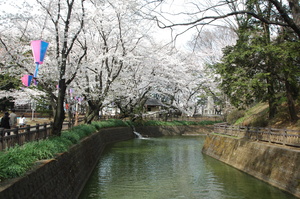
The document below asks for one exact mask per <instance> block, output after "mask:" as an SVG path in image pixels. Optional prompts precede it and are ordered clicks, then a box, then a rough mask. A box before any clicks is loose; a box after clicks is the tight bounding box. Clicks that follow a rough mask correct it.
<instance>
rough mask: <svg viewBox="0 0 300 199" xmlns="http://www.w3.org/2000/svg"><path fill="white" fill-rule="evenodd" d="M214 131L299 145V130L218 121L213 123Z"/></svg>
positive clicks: (264, 140)
mask: <svg viewBox="0 0 300 199" xmlns="http://www.w3.org/2000/svg"><path fill="white" fill-rule="evenodd" d="M214 132H215V133H219V134H223V135H228V136H234V137H238V138H247V139H251V140H257V141H263V142H269V143H276V144H282V145H288V146H294V147H300V131H297V130H289V129H275V128H260V127H249V126H231V125H227V123H219V124H215V125H214Z"/></svg>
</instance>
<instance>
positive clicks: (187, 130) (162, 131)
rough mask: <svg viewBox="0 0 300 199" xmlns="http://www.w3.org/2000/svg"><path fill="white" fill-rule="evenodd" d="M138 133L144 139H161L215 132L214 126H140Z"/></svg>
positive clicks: (137, 128)
mask: <svg viewBox="0 0 300 199" xmlns="http://www.w3.org/2000/svg"><path fill="white" fill-rule="evenodd" d="M135 128H136V131H137V132H138V133H140V134H141V135H142V136H144V137H147V136H149V137H160V136H168V135H199V134H208V133H210V132H212V131H213V126H199V125H189V126H185V125H182V126H138V127H135Z"/></svg>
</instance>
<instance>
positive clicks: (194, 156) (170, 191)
mask: <svg viewBox="0 0 300 199" xmlns="http://www.w3.org/2000/svg"><path fill="white" fill-rule="evenodd" d="M204 139H205V137H202V136H201V137H188V136H166V137H161V138H149V139H133V140H129V141H124V142H119V143H115V144H112V145H109V146H108V147H107V148H106V149H105V151H104V153H103V155H102V157H101V158H100V161H99V163H98V165H97V167H96V168H95V170H94V171H93V173H92V175H91V177H90V179H89V180H88V182H87V184H86V186H85V188H84V189H83V191H82V193H81V195H80V197H79V198H81V199H83V198H93V199H95V198H107V199H118V198H120V199H127V198H128V199H135V198H136V199H140V198H144V199H160V198H165V199H168V198H188V199H194V198H195V199H199V198H205V199H232V198H237V199H248V198H249V199H250V198H251V199H252V198H255V199H266V198H267V199H279V198H280V199H287V198H295V197H293V196H292V195H290V194H286V193H285V192H282V191H281V190H279V189H277V188H275V187H272V186H270V185H268V184H266V183H264V182H261V181H259V180H257V179H255V178H253V177H251V176H249V175H247V174H245V173H243V172H241V171H239V170H236V169H234V168H232V167H230V166H228V165H226V164H224V163H222V162H220V161H217V160H215V159H213V158H210V157H208V156H206V155H203V154H202V153H201V149H202V145H203V142H204Z"/></svg>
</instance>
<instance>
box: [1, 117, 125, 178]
mask: <svg viewBox="0 0 300 199" xmlns="http://www.w3.org/2000/svg"><path fill="white" fill-rule="evenodd" d="M112 126H128V124H127V123H125V122H123V121H121V120H108V121H102V122H93V123H92V124H91V125H85V124H84V125H79V126H76V127H74V128H72V129H70V130H68V131H63V132H62V134H61V136H60V137H50V138H49V139H46V140H40V141H33V142H28V143H26V144H24V145H22V146H18V145H16V146H15V147H12V148H9V149H7V150H5V151H1V152H0V181H2V180H4V179H8V178H15V177H19V176H22V175H24V174H25V172H26V171H28V170H29V169H30V168H31V167H32V166H33V165H34V164H35V162H37V161H38V160H43V159H50V158H54V157H55V155H56V154H58V153H63V152H66V151H68V149H69V147H70V146H72V145H74V144H76V143H78V142H79V141H80V140H81V139H82V138H84V137H86V136H88V135H90V134H92V133H94V132H96V131H97V130H99V129H101V128H105V127H112Z"/></svg>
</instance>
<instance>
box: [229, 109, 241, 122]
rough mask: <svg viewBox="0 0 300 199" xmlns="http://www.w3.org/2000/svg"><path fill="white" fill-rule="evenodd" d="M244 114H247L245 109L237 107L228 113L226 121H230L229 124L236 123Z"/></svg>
mask: <svg viewBox="0 0 300 199" xmlns="http://www.w3.org/2000/svg"><path fill="white" fill-rule="evenodd" d="M244 116H245V111H243V110H237V109H236V110H233V111H232V112H230V113H228V115H227V118H226V122H228V123H229V124H234V123H235V122H236V121H237V120H238V119H240V118H242V117H244Z"/></svg>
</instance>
